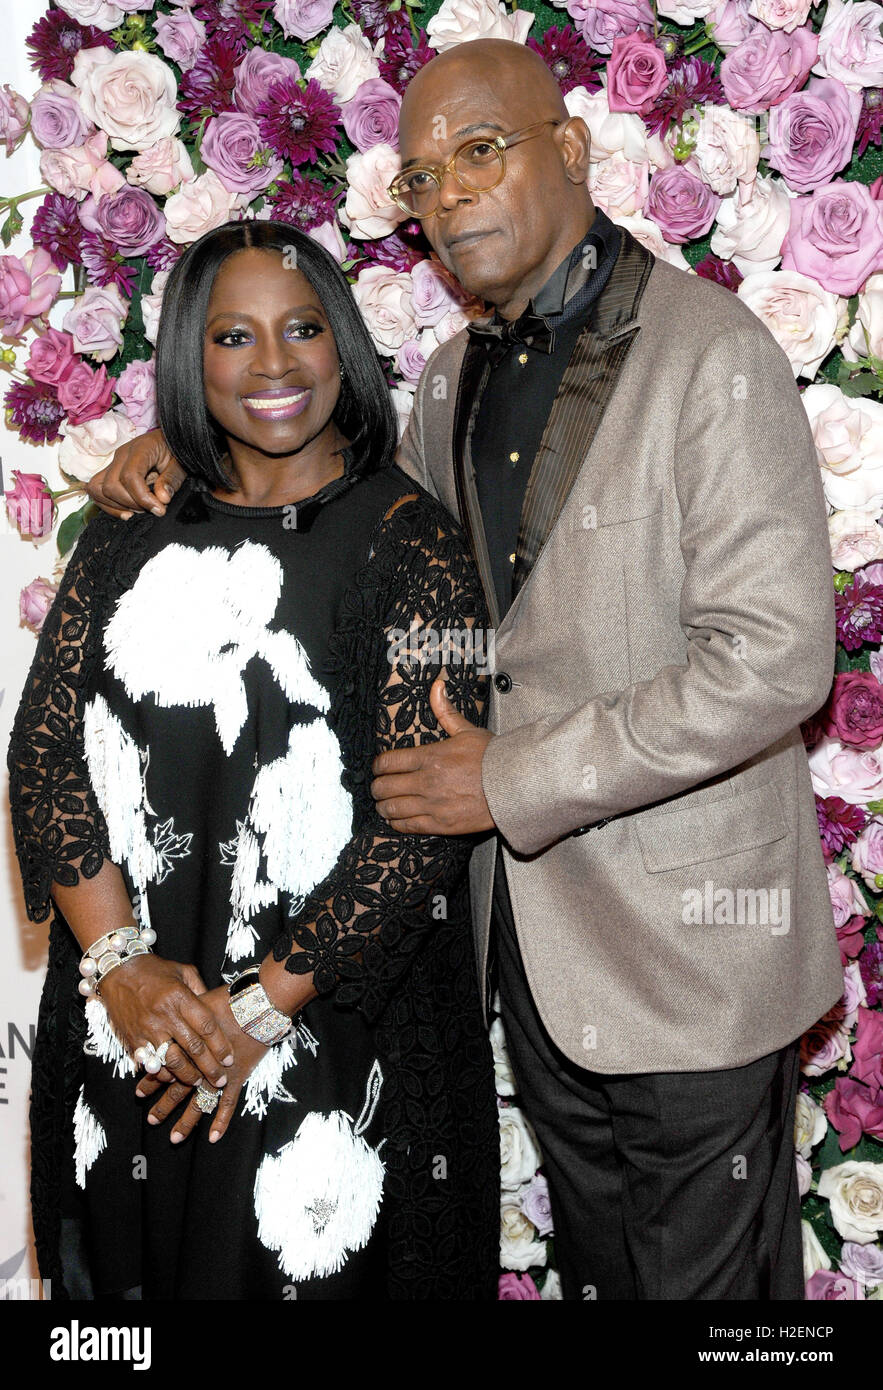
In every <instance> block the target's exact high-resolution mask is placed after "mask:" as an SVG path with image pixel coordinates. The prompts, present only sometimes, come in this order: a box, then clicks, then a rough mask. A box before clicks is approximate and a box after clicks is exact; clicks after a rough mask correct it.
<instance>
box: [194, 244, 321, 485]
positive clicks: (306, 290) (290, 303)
mask: <svg viewBox="0 0 883 1390" xmlns="http://www.w3.org/2000/svg"><path fill="white" fill-rule="evenodd" d="M203 383H204V388H205V400H206V405H207V407H208V410H209V412H210V414H211V415H212V416H213V418H214V419H215V420H216V421H217V423H218V425H219V427H220V429H221V430H222V432H223V433H224V435H226V437H227V442H228V446H229V448H230V455H231V458H232V460H233V463H234V464H236V463H237V460H238V459H242V458H248V459H249V460H254V461H257V459H258V458H259V457H260V456H261V455H264V456H269V457H272V458H284V457H285V456H289V455H295V454H298V453H300V452H301V450H303V449H304V447H305V446H308V445H310V444H311V443H313V442H314V441H315V444H316V446H317V448H318V449H319V450H322V449H323V448H324V446H328V448H329V452H330V451H332V450H333V449H334V448H335V447H336V446H337V444H338V443H339V433H338V431H337V429H336V427H335V425H334V423H333V421H332V418H331V417H332V415H333V413H334V409H335V406H336V405H337V401H338V397H339V395H340V375H339V359H338V355H337V347H336V345H335V342H334V335H333V333H332V331H331V325H330V324H329V322H328V318H327V316H326V314H325V311H324V310H323V308H322V304H321V302H320V300H319V298H318V296H317V294H316V292H315V290H314V289H313V287H312V285H311V284H310V282H309V280H307V278H306V276H305V275H303V274H302V272H301V271H299V270H294V269H291V270H289V269H287V268H286V266H285V263H284V260H283V257H282V254H281V253H280V252H277V251H271V250H257V249H255V248H251V247H249V248H247V249H245V250H242V251H237V252H235V253H234V254H233V255H232V256H230V257H229V258H228V259H227V260H226V261H225V262H224V263H223V265H222V266H221V268H220V270H219V271H218V273H217V275H216V277H215V282H214V285H213V286H212V293H211V298H210V299H209V306H208V312H207V314H206V326H205V338H204V349H203ZM326 431H327V438H325V437H324V436H325V433H326ZM313 452H314V451H313V450H312V449H308V453H310V454H312V453H313Z"/></svg>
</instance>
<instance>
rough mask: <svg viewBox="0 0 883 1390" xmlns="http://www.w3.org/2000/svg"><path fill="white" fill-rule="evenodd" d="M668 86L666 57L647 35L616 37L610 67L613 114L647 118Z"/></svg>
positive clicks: (608, 89)
mask: <svg viewBox="0 0 883 1390" xmlns="http://www.w3.org/2000/svg"><path fill="white" fill-rule="evenodd" d="M667 86H668V69H667V68H666V65H665V54H664V53H663V52H662V49H661V48H657V46H656V44H655V43H654V42H653V40H652V39H651V38H649V37H648V35H647V34H645V33H643V32H642V31H640V30H639V31H638V32H637V33H636V34H627V35H625V36H623V35H622V34H619V35H617V37H616V38H615V39H614V40H613V51H612V53H611V55H610V60H609V62H608V64H607V105H608V106H609V107H610V110H611V111H634V112H636V113H637V114H638V115H639V116H646V115H647V112H648V111H649V110H650V108H651V107H652V105H653V103H654V101H655V100H656V98H657V97H658V96H659V94H660V92H663V91H664V90H665V88H666V87H667Z"/></svg>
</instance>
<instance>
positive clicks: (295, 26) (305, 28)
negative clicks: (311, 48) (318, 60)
mask: <svg viewBox="0 0 883 1390" xmlns="http://www.w3.org/2000/svg"><path fill="white" fill-rule="evenodd" d="M333 14H334V0H276V3H275V5H274V6H273V17H274V18H275V20H276V23H277V24H279V25H281V27H282V32H283V34H284V35H285V37H286V38H287V39H300V41H301V43H303V42H304V41H305V40H306V39H314V38H315V37H316V35H317V34H321V32H322V30H323V29H327V28H328V25H329V24H330V23H331V19H332V16H333Z"/></svg>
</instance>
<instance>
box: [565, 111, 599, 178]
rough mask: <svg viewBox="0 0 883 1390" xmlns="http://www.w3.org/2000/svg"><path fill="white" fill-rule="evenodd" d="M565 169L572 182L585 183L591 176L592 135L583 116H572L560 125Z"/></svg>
mask: <svg viewBox="0 0 883 1390" xmlns="http://www.w3.org/2000/svg"><path fill="white" fill-rule="evenodd" d="M560 133H561V137H562V146H561V152H562V155H563V156H564V169H565V172H566V174H567V177H568V178H569V179H570V182H571V183H585V182H586V180H587V179H588V177H589V160H590V158H591V153H592V136H591V133H590V131H589V127H588V126H587V125H586V123H585V121H584V120H583V118H582V117H581V116H571V117H570V119H569V120H568V121H565V122H564V123H563V124H562V126H561V127H560Z"/></svg>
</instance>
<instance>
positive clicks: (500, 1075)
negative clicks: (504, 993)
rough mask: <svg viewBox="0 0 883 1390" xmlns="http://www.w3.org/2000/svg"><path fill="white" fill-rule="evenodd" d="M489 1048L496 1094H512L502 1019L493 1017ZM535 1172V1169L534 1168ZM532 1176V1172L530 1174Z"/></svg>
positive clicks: (512, 1079)
mask: <svg viewBox="0 0 883 1390" xmlns="http://www.w3.org/2000/svg"><path fill="white" fill-rule="evenodd" d="M490 1037H491V1048H492V1050H493V1054H494V1076H495V1078H496V1087H497V1095H498V1096H514V1094H515V1077H514V1076H513V1075H512V1065H511V1063H510V1061H509V1053H508V1052H507V1051H506V1034H505V1033H504V1032H503V1020H502V1019H501V1018H495V1019H494V1021H493V1023H492V1024H491V1029H490ZM534 1172H536V1169H534ZM531 1177H533V1173H532V1174H531Z"/></svg>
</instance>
